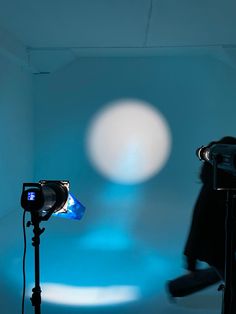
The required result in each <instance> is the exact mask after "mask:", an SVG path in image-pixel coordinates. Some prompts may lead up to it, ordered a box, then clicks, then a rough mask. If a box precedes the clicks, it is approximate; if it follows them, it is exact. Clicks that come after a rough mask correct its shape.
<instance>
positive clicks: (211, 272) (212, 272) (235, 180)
mask: <svg viewBox="0 0 236 314" xmlns="http://www.w3.org/2000/svg"><path fill="white" fill-rule="evenodd" d="M213 144H233V145H235V144H236V138H234V137H224V138H222V139H221V140H219V141H216V142H211V143H210V144H209V145H207V146H210V145H213ZM213 178H214V177H213V166H212V165H211V164H210V163H209V162H203V165H202V167H201V172H200V179H201V182H202V187H201V190H200V193H199V196H198V198H197V201H196V204H195V206H194V211H193V217H192V223H191V227H190V230H189V234H188V238H187V241H186V244H185V248H184V255H185V257H186V268H187V269H188V270H189V271H190V274H189V275H184V276H181V277H179V278H177V279H175V280H172V281H169V282H168V286H167V287H168V291H169V293H170V294H171V295H172V296H173V297H181V296H185V295H188V294H191V293H193V292H196V291H198V290H201V289H202V288H204V287H207V286H209V285H211V284H214V283H216V282H218V281H220V280H221V279H222V280H224V270H225V235H226V230H225V229H226V228H225V220H226V194H227V192H226V191H225V190H222V191H218V190H214V187H213ZM217 178H218V179H219V181H220V183H221V185H222V186H234V187H236V177H235V176H233V175H232V174H230V173H227V172H225V171H223V170H221V169H219V168H218V169H217ZM235 228H236V226H235ZM235 243H236V242H235ZM234 247H235V248H236V245H234ZM197 261H203V262H206V263H208V264H209V268H208V269H206V270H203V271H199V270H198V267H197ZM235 269H236V267H235ZM232 289H233V294H234V295H235V297H233V303H234V304H233V308H234V309H235V313H236V302H235V300H236V292H235V291H236V278H235V281H234V282H233V288H232Z"/></svg>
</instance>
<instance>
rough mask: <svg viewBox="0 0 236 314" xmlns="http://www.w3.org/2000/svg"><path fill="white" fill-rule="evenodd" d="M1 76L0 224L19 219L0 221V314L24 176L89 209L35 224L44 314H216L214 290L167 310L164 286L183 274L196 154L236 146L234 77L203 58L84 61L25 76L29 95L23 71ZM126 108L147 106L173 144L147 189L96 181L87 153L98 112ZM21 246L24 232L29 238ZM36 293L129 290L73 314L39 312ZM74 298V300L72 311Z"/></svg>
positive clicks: (6, 298)
mask: <svg viewBox="0 0 236 314" xmlns="http://www.w3.org/2000/svg"><path fill="white" fill-rule="evenodd" d="M0 66H1V69H3V71H1V73H4V75H3V74H0V83H1V86H3V87H4V88H1V91H0V104H1V106H0V110H1V115H0V119H1V125H2V133H1V135H0V138H1V143H2V151H1V155H0V162H1V164H0V166H1V171H2V173H3V176H2V177H3V178H4V180H5V181H4V185H3V188H2V199H4V204H3V206H2V211H1V214H2V215H5V213H10V211H11V210H13V211H14V213H16V212H17V214H13V213H12V214H9V215H8V216H7V217H5V218H4V219H3V220H2V228H1V232H2V233H1V234H2V237H1V249H2V250H3V252H4V254H1V264H2V265H3V266H2V273H3V274H4V275H3V280H2V286H1V290H2V291H3V290H4V292H5V293H4V295H2V297H1V298H0V302H1V303H0V306H1V308H5V309H6V311H5V312H7V313H15V312H16V307H17V308H18V309H19V306H20V294H21V256H22V243H21V241H22V236H21V234H22V232H21V230H20V227H21V226H20V220H19V219H20V216H21V215H20V214H18V207H19V206H18V204H19V203H18V202H19V196H20V190H21V183H22V182H24V181H28V180H31V179H32V173H33V172H34V178H33V179H34V180H35V181H37V180H40V179H69V180H70V182H71V191H72V192H73V193H74V194H75V195H76V196H78V197H79V198H80V200H81V201H82V202H83V203H84V204H85V205H86V207H87V211H86V214H85V217H84V219H83V220H82V221H80V222H76V221H66V220H63V219H59V218H51V219H50V220H49V221H48V222H47V223H45V224H44V225H45V227H46V231H45V232H44V234H43V235H42V241H41V272H42V277H41V279H42V284H43V285H44V286H43V294H42V298H43V309H44V311H45V312H50V313H57V314H58V313H67V314H68V313H76V312H78V311H79V312H80V313H87V312H99V313H100V314H101V313H108V312H111V311H112V313H113V312H114V313H121V312H122V313H134V312H135V313H140V314H143V313H147V312H148V313H157V312H156V311H157V309H158V310H159V312H160V313H165V314H170V313H171V314H172V313H175V314H180V313H181V314H187V313H189V308H191V307H192V308H191V310H192V311H193V312H194V310H193V309H196V311H198V309H199V308H200V309H201V310H202V313H203V310H206V313H207V314H209V313H210V314H213V313H214V314H215V313H219V309H220V307H219V304H220V303H219V302H220V299H219V295H218V296H217V294H216V289H215V288H214V289H213V291H212V292H211V291H210V292H209V291H207V292H204V294H203V298H202V299H199V296H198V298H197V299H194V296H193V299H188V300H189V302H187V303H185V304H184V305H183V306H181V305H180V306H179V307H178V306H176V305H171V304H170V303H169V302H168V300H167V297H166V293H165V289H164V285H165V282H166V280H167V279H170V278H172V277H173V276H176V275H178V274H180V273H182V272H183V268H182V266H183V261H182V248H183V245H184V241H185V237H186V234H187V231H188V227H189V223H190V217H191V211H192V206H193V203H194V201H195V198H196V196H197V193H198V190H199V187H200V185H199V180H198V178H197V176H198V169H199V166H200V162H199V161H198V160H197V158H196V156H195V150H196V148H197V147H199V146H200V145H202V144H206V143H208V142H209V141H211V140H212V139H218V138H219V137H222V136H224V135H234V136H235V121H234V116H235V111H236V109H235V99H236V90H235V83H236V75H235V70H234V69H232V68H230V67H228V66H226V65H225V64H223V63H221V62H220V61H218V60H216V59H213V58H210V57H207V56H205V57H204V56H198V57H197V56H196V57H193V56H192V57H190V56H189V57H184V56H178V57H177V56H176V57H174V56H172V57H156V58H154V57H153V58H87V59H86V58H82V59H78V60H77V61H76V62H74V63H72V64H70V65H69V66H67V67H65V68H63V69H61V70H60V71H58V72H55V73H53V74H50V75H47V76H45V75H42V76H35V77H34V80H33V86H31V77H30V75H29V74H27V73H25V72H24V71H23V70H22V69H20V68H18V67H17V66H15V65H13V64H11V63H9V62H6V60H3V59H0ZM32 88H33V90H32ZM32 91H33V96H34V102H33V106H32V103H31V92H32ZM124 98H132V99H139V100H144V101H147V102H149V103H150V104H152V105H153V106H156V107H157V108H158V109H159V110H160V111H161V112H162V114H163V115H164V116H165V118H166V120H167V121H168V123H169V126H170V129H171V133H172V150H171V155H170V158H169V160H168V162H167V164H166V166H165V167H164V168H163V169H162V171H161V172H160V173H159V174H158V175H156V176H154V177H153V178H151V179H150V180H148V181H147V182H144V183H142V184H138V185H130V186H126V185H121V184H116V183H113V182H111V181H109V180H107V179H106V178H104V177H102V176H101V175H100V174H99V173H98V172H97V171H96V170H95V169H94V168H93V166H92V165H91V164H90V162H89V160H88V157H87V153H86V149H85V147H86V145H85V144H86V134H87V131H88V126H89V125H90V122H91V120H92V119H93V117H94V115H95V114H96V113H97V112H98V111H99V110H100V109H102V108H103V106H104V105H106V104H107V103H109V102H111V101H114V100H117V99H124ZM33 109H34V118H33V116H32V114H33V112H32V110H33ZM13 113H14V114H13ZM32 122H34V123H32ZM32 137H34V141H33V138H32ZM12 193H13V194H12ZM13 199H14V200H13ZM10 228H11V232H9V229H10ZM6 234H8V236H7V237H6V238H5V235H6ZM31 235H32V230H31V229H30V230H28V231H27V237H28V238H30V237H31ZM6 239H7V241H6ZM33 275H34V269H33V249H32V247H31V243H30V241H29V245H28V258H27V283H28V284H30V283H33V279H34V278H33ZM45 284H58V285H63V286H64V285H66V287H68V286H69V287H70V286H72V287H77V288H90V287H101V288H102V287H111V286H118V287H120V286H128V287H135V288H137V289H138V292H139V295H138V298H137V300H136V302H133V303H131V304H128V305H124V306H121V305H120V306H115V307H112V309H111V308H110V307H108V308H106V307H102V308H99V307H94V306H92V304H91V303H90V306H89V307H82V308H79V309H78V307H68V306H67V307H66V306H59V305H57V304H53V303H52V304H50V303H46V302H45V298H46V296H45V295H44V291H46V290H45V289H46V285H45ZM76 291H77V290H76ZM209 293H210V294H209ZM88 294H89V293H88ZM64 296H65V298H66V299H68V298H69V296H68V295H64ZM61 298H62V297H61ZM61 298H59V297H58V296H57V300H59V299H61ZM80 298H81V296H80V295H78V297H77V299H78V301H80ZM204 298H205V299H204ZM13 299H16V300H17V302H15V303H14V302H12V300H13ZM84 301H85V300H84ZM26 304H27V312H28V311H29V312H30V311H33V309H31V305H30V302H29V295H27V301H26ZM94 305H95V304H94ZM201 306H202V308H201ZM18 311H19V310H18Z"/></svg>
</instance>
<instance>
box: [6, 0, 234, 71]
mask: <svg viewBox="0 0 236 314" xmlns="http://www.w3.org/2000/svg"><path fill="white" fill-rule="evenodd" d="M235 12H236V1H235V0H178V1H177V0H20V1H19V0H0V23H1V27H0V40H1V39H2V38H3V37H4V40H5V41H6V38H7V37H9V36H11V37H12V41H11V48H12V43H13V38H14V42H16V41H17V43H18V44H19V43H21V44H22V46H24V47H27V48H28V50H27V51H28V58H27V60H25V62H30V65H31V66H32V67H34V68H35V69H36V71H53V70H56V69H58V68H59V67H61V66H63V65H65V64H67V63H68V62H71V61H72V60H74V59H75V58H77V57H81V56H104V55H105V56H126V55H128V56H136V55H160V54H170V53H172V54H173V53H174V54H176V53H183V52H184V53H186V52H187V53H191V54H192V53H199V52H200V51H202V53H206V52H209V51H210V53H212V51H213V50H214V51H217V55H218V56H219V55H221V58H223V59H227V60H228V61H229V62H232V60H234V58H235V54H234V51H235V47H236V18H235ZM1 30H2V32H1ZM3 30H4V32H3ZM2 34H4V35H5V36H1V35H2ZM6 34H7V36H6ZM4 43H5V42H4ZM0 45H2V46H3V41H2V44H1V43H0ZM5 45H6V46H7V49H8V45H9V40H7V43H6V44H5ZM7 49H5V50H7ZM8 50H9V49H8ZM228 50H230V56H229V55H228V53H227V51H228ZM18 51H19V49H18ZM233 63H234V62H233Z"/></svg>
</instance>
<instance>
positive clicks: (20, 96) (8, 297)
mask: <svg viewBox="0 0 236 314" xmlns="http://www.w3.org/2000/svg"><path fill="white" fill-rule="evenodd" d="M0 124H1V132H0V143H1V148H0V173H1V192H0V195H1V208H0V235H1V236H0V252H1V254H0V255H1V257H0V259H1V262H0V264H1V283H0V289H1V297H0V307H1V312H2V313H15V312H17V311H18V312H19V308H20V304H21V299H20V298H19V296H20V295H21V289H22V285H21V278H22V252H23V238H22V209H21V206H20V196H21V191H22V183H23V182H25V181H31V180H32V179H33V132H34V131H33V125H34V122H33V106H32V75H31V73H30V72H27V71H26V70H25V69H24V68H22V67H21V66H20V65H19V64H17V63H15V62H14V61H13V60H11V59H10V58H8V57H6V56H3V55H1V54H0ZM16 278H17V279H16ZM16 309H18V310H16Z"/></svg>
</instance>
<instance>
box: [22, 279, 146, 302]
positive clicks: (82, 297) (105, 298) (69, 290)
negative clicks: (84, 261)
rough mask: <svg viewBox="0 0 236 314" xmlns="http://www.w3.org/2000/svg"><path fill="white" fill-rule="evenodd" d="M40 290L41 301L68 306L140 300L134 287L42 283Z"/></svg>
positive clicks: (137, 290) (136, 288) (138, 293)
mask: <svg viewBox="0 0 236 314" xmlns="http://www.w3.org/2000/svg"><path fill="white" fill-rule="evenodd" d="M42 290H43V301H45V302H50V303H56V304H61V305H70V306H105V305H114V304H121V303H126V302H131V301H135V300H138V299H139V298H140V291H139V288H138V287H135V286H107V287H77V286H69V285H64V284H55V283H44V284H42ZM28 294H29V296H30V295H31V291H29V293H28Z"/></svg>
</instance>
